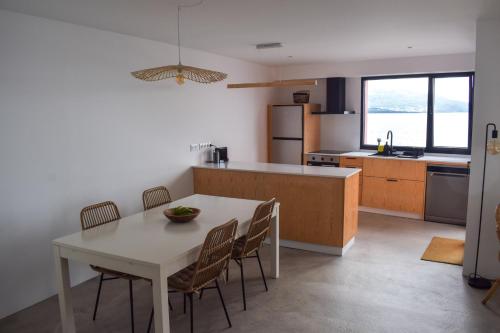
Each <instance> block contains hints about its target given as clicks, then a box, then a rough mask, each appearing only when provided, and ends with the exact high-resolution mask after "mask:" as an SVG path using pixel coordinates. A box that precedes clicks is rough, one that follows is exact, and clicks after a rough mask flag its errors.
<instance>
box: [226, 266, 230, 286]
mask: <svg viewBox="0 0 500 333" xmlns="http://www.w3.org/2000/svg"><path fill="white" fill-rule="evenodd" d="M228 282H229V262H228V263H227V267H226V284H227V283H228Z"/></svg>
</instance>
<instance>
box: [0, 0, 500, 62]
mask: <svg viewBox="0 0 500 333" xmlns="http://www.w3.org/2000/svg"><path fill="white" fill-rule="evenodd" d="M197 1H198V0H184V1H175V0H0V8H3V9H8V10H13V11H17V12H21V13H26V14H30V15H36V16H42V17H46V18H51V19H56V20H61V21H66V22H71V23H75V24H79V25H84V26H89V27H94V28H98V29H102V30H109V31H114V32H118V33H123V34H128V35H133V36H137V37H143V38H148V39H152V40H158V41H165V42H168V43H171V44H176V43H177V35H176V29H177V23H176V13H177V10H176V5H177V4H178V3H183V4H190V3H196V2H197ZM182 12H183V16H182V25H181V32H182V41H183V44H184V46H186V47H190V48H194V49H200V50H205V51H209V52H212V53H216V54H221V55H226V56H230V57H234V58H240V59H244V60H248V61H252V62H256V63H261V64H266V65H289V64H299V63H300V64H303V63H314V62H336V61H338V62H341V61H356V60H367V59H381V58H395V57H410V56H420V55H436V54H452V53H469V52H474V50H475V21H476V20H477V18H479V17H484V16H487V17H490V16H495V17H500V0H205V2H204V3H203V4H202V5H201V6H198V7H193V8H186V9H183V10H182ZM264 42H282V43H283V45H284V47H283V48H280V49H272V50H256V49H255V45H256V44H258V43H264ZM408 46H412V48H411V49H409V48H408ZM289 56H292V57H293V58H290V57H289Z"/></svg>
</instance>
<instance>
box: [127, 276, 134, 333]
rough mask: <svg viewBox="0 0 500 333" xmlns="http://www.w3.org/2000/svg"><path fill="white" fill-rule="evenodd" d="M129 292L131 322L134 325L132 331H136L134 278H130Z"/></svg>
mask: <svg viewBox="0 0 500 333" xmlns="http://www.w3.org/2000/svg"><path fill="white" fill-rule="evenodd" d="M128 292H129V297H130V323H131V325H132V333H134V332H135V329H134V293H133V291H132V280H128Z"/></svg>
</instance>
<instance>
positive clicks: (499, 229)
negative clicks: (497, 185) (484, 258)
mask: <svg viewBox="0 0 500 333" xmlns="http://www.w3.org/2000/svg"><path fill="white" fill-rule="evenodd" d="M496 219H497V237H498V240H500V204H499V205H498V206H497V214H496ZM498 260H499V261H500V253H498ZM498 287H500V278H498V279H496V281H495V283H493V285H492V286H491V288H490V290H488V293H487V294H486V297H484V299H483V302H482V303H483V304H486V303H488V301H489V300H490V299H491V297H493V295H494V294H495V292H496V291H497V289H498Z"/></svg>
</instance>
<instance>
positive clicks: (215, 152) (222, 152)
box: [207, 145, 229, 164]
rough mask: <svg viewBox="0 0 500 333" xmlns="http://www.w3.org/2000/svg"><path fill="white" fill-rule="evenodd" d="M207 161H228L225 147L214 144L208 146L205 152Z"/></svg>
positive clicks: (217, 162) (216, 162)
mask: <svg viewBox="0 0 500 333" xmlns="http://www.w3.org/2000/svg"><path fill="white" fill-rule="evenodd" d="M207 155H208V156H207V162H208V163H215V164H219V163H220V162H224V163H226V162H228V161H229V158H228V155H227V147H216V146H214V145H211V146H210V149H209V150H208V152H207Z"/></svg>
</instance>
